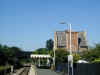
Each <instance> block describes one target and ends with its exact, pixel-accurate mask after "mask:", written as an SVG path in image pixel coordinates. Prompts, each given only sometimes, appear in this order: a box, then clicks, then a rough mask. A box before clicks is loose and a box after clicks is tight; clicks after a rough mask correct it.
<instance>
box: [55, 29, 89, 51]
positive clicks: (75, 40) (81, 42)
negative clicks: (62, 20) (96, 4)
mask: <svg viewBox="0 0 100 75" xmlns="http://www.w3.org/2000/svg"><path fill="white" fill-rule="evenodd" d="M71 37H72V38H71V40H72V41H71V45H72V47H71V49H72V51H73V52H81V51H84V50H88V41H87V36H86V31H85V30H83V31H82V32H77V31H72V32H71ZM58 48H64V49H65V50H67V51H69V50H70V32H69V30H66V31H55V38H54V50H56V49H58Z"/></svg>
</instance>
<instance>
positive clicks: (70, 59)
mask: <svg viewBox="0 0 100 75" xmlns="http://www.w3.org/2000/svg"><path fill="white" fill-rule="evenodd" d="M60 24H66V23H65V22H61V23H60ZM68 25H69V27H70V54H69V55H68V75H73V56H72V40H71V39H72V38H71V26H72V25H71V24H68Z"/></svg>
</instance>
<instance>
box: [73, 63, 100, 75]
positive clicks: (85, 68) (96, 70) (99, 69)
mask: <svg viewBox="0 0 100 75" xmlns="http://www.w3.org/2000/svg"><path fill="white" fill-rule="evenodd" d="M74 75H100V64H82V63H81V64H74Z"/></svg>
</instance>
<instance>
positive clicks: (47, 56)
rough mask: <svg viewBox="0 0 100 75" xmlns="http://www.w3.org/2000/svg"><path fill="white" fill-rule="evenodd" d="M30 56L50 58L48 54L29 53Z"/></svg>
mask: <svg viewBox="0 0 100 75" xmlns="http://www.w3.org/2000/svg"><path fill="white" fill-rule="evenodd" d="M31 58H51V56H50V55H38V54H31Z"/></svg>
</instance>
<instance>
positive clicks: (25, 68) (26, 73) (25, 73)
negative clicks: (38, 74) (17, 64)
mask: <svg viewBox="0 0 100 75" xmlns="http://www.w3.org/2000/svg"><path fill="white" fill-rule="evenodd" d="M29 70H30V67H24V69H23V71H22V72H21V73H20V74H19V75H28V72H29Z"/></svg>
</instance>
